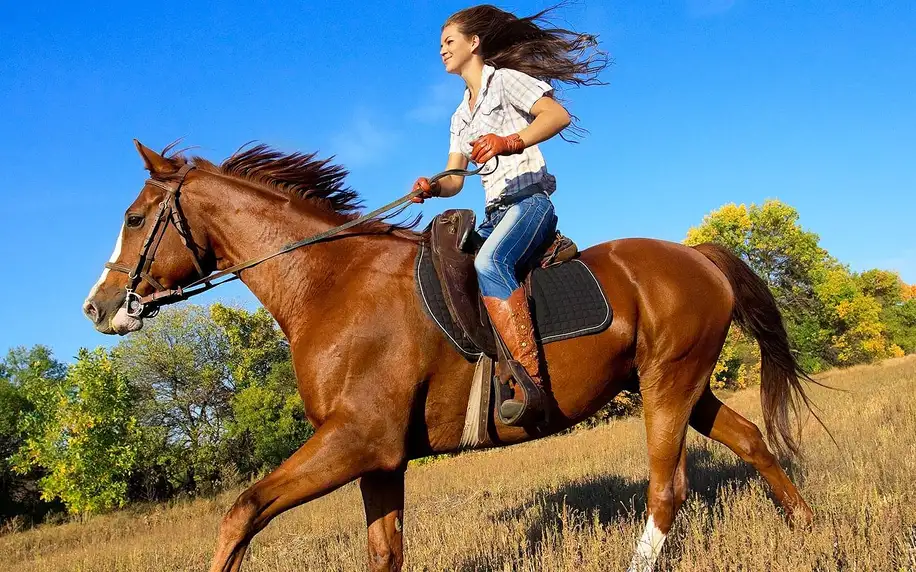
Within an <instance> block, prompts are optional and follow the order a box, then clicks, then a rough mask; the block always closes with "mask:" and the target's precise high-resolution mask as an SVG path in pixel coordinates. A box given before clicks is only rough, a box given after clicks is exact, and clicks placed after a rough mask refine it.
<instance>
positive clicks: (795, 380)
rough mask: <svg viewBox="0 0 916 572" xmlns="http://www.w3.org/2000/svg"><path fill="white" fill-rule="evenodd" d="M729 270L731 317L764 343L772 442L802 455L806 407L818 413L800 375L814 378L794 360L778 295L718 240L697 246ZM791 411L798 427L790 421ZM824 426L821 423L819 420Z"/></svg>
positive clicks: (763, 383)
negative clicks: (732, 299) (801, 416)
mask: <svg viewBox="0 0 916 572" xmlns="http://www.w3.org/2000/svg"><path fill="white" fill-rule="evenodd" d="M694 248H695V249H696V250H698V251H699V252H701V253H702V254H703V255H704V256H705V257H706V258H708V259H709V260H710V261H712V263H713V264H715V265H716V266H717V267H718V268H719V270H721V271H722V273H723V274H725V277H726V278H727V279H728V283H729V284H731V287H732V290H733V291H734V295H735V307H734V309H733V311H732V312H733V314H732V315H733V318H734V320H735V321H736V322H738V324H739V325H741V327H742V328H744V331H745V332H748V333H750V334H751V335H752V336H754V339H756V340H757V343H758V344H759V345H760V404H761V407H762V409H763V419H764V421H765V423H766V430H767V437H768V439H769V441H770V444H771V445H772V446H773V447H774V448H775V449H776V451H777V453H779V454H782V455H797V454H798V439H797V435H799V434H800V422H799V419H798V413H799V411H800V410H801V408H802V406H804V407H805V408H807V409H808V411H810V412H811V413H812V415H814V417H815V418H817V419H818V421H819V422H820V419H819V418H818V417H817V414H816V413H815V412H814V411H813V410H812V409H811V402H810V400H809V399H808V396H807V395H806V394H805V389H804V387H802V383H801V380H802V379H804V380H807V381H810V382H814V383H817V382H815V381H814V380H813V379H811V378H810V377H809V376H808V374H807V373H805V372H804V371H803V370H802V368H801V367H800V366H799V365H798V362H797V361H795V356H793V355H792V352H791V350H790V349H789V338H788V335H787V334H786V328H785V326H783V323H782V314H780V312H779V308H778V307H777V306H776V299H775V298H774V297H773V294H772V293H771V292H770V289H769V288H768V287H767V285H766V282H764V281H763V280H762V279H761V278H760V277H759V276H757V274H756V273H754V271H753V270H752V269H751V267H750V266H748V265H747V264H745V262H744V261H743V260H741V259H740V258H738V257H737V256H735V255H734V254H732V253H731V252H730V251H729V250H728V249H726V248H725V247H723V246H720V245H718V244H713V243H711V242H707V243H704V244H700V245H697V246H695V247H694ZM790 410H791V413H792V414H793V415H795V418H796V423H797V424H798V425H796V427H795V428H794V430H793V428H792V427H791V425H790V421H789V415H790ZM821 425H823V423H821Z"/></svg>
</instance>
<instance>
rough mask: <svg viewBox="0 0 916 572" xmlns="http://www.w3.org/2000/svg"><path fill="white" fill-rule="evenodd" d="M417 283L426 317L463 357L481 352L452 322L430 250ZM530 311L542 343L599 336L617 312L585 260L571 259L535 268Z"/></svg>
mask: <svg viewBox="0 0 916 572" xmlns="http://www.w3.org/2000/svg"><path fill="white" fill-rule="evenodd" d="M416 280H417V286H418V288H419V291H420V297H421V299H422V300H423V306H424V309H425V310H426V312H427V313H428V314H429V315H430V317H432V319H433V321H434V322H436V324H437V325H438V326H439V328H440V329H441V330H442V331H443V332H444V333H445V335H446V337H447V338H448V339H449V341H450V342H451V343H452V345H453V346H454V347H455V349H457V350H458V351H459V352H460V353H461V354H462V355H463V356H464V357H465V358H467V359H473V360H474V361H476V358H477V357H478V356H480V354H481V351H480V349H479V348H477V347H476V346H475V345H474V343H473V342H471V341H470V340H469V339H468V338H467V336H465V334H464V331H463V330H462V329H461V327H460V326H458V324H456V323H455V321H454V320H452V316H451V314H449V311H448V307H447V306H446V305H445V296H444V295H443V294H442V285H441V284H440V283H439V277H438V275H437V274H436V269H435V268H434V267H433V261H432V257H431V256H430V252H429V248H428V247H426V246H425V245H421V246H420V252H419V253H418V254H417V262H416ZM531 291H532V298H533V299H532V300H531V307H532V311H533V314H534V321H535V324H536V329H537V332H538V339H539V340H540V341H541V343H543V344H547V343H551V342H556V341H560V340H566V339H569V338H575V337H578V336H585V335H588V334H597V333H598V332H603V331H604V330H606V329H607V328H608V326H610V325H611V320H612V319H613V311H612V310H611V305H610V304H609V303H608V301H607V298H606V297H605V295H604V291H603V290H602V289H601V286H600V285H599V284H598V280H597V279H596V278H595V275H594V274H592V271H591V270H589V268H588V266H586V265H585V264H584V263H583V262H582V261H581V260H578V259H576V260H570V261H569V262H564V263H562V264H559V265H557V266H552V267H550V268H535V270H534V272H533V274H532V278H531Z"/></svg>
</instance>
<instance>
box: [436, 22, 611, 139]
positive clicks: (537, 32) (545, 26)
mask: <svg viewBox="0 0 916 572" xmlns="http://www.w3.org/2000/svg"><path fill="white" fill-rule="evenodd" d="M561 5H562V4H560V5H557V6H553V7H551V8H547V9H546V10H542V11H540V12H538V13H537V14H534V15H532V16H527V17H524V18H519V17H518V16H516V15H515V14H512V13H511V12H506V11H505V10H501V9H499V8H497V7H496V6H492V5H489V4H483V5H480V6H473V7H471V8H465V9H464V10H461V11H459V12H455V13H454V14H452V15H451V16H449V18H448V19H447V20H446V21H445V24H443V25H442V28H443V29H444V28H445V27H446V26H449V25H451V24H454V25H455V26H457V28H458V30H459V31H460V32H461V33H462V34H464V35H465V36H467V37H473V36H477V37H479V38H480V55H481V57H483V61H484V62H485V63H486V64H488V65H491V66H493V67H494V68H497V69H499V68H509V69H513V70H516V71H520V72H522V73H525V74H528V75H530V76H532V77H535V78H537V79H540V80H542V81H545V82H547V83H549V84H550V85H551V87H554V88H556V87H557V86H558V84H568V85H571V86H583V85H602V84H603V83H604V82H602V81H601V80H599V79H598V74H599V73H601V71H602V70H604V69H605V68H606V67H607V66H608V64H609V63H610V60H609V59H608V55H607V53H606V52H604V51H602V50H600V49H599V48H598V37H597V36H595V35H593V34H582V33H579V32H574V31H572V30H567V29H564V28H559V27H556V26H555V25H554V24H553V23H552V22H551V21H550V20H549V19H548V18H547V16H548V15H549V14H550V13H551V12H553V11H554V10H555V9H556V8H558V7H559V6H561ZM572 118H573V123H572V124H570V127H567V129H569V130H570V132H571V133H573V134H575V135H577V136H581V135H583V134H584V133H585V130H584V129H582V128H581V127H579V126H578V125H577V124H576V123H577V118H576V117H575V116H572ZM564 131H565V130H564ZM561 136H562V135H561ZM563 138H564V139H566V137H563ZM566 140H567V141H569V139H566Z"/></svg>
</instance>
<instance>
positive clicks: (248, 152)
mask: <svg viewBox="0 0 916 572" xmlns="http://www.w3.org/2000/svg"><path fill="white" fill-rule="evenodd" d="M176 143H177V141H176V142H175V143H172V144H170V145H169V146H167V147H166V148H165V149H163V151H162V155H163V156H165V154H166V153H168V152H169V151H171V150H172V148H173V147H174V146H175V144H176ZM246 145H247V144H246ZM316 155H317V154H316V153H299V152H294V153H289V154H284V153H281V152H280V151H277V150H276V149H273V148H271V147H269V146H267V145H263V144H258V145H254V146H252V147H250V148H248V149H245V145H243V146H242V147H241V148H240V149H239V150H238V151H236V152H235V153H233V154H232V156H230V157H229V158H227V159H226V160H225V161H223V162H222V163H221V164H220V165H218V166H217V165H214V164H213V163H211V162H210V161H208V160H206V159H204V158H202V157H197V156H195V157H192V158H191V161H192V162H193V163H194V165H195V166H196V167H197V168H199V169H202V170H204V171H210V172H215V173H220V174H222V175H226V176H229V177H235V178H238V179H242V180H245V181H248V182H251V183H255V184H258V185H261V186H264V187H269V188H272V189H276V190H278V191H282V192H283V193H285V194H287V195H288V196H290V197H293V198H295V199H298V200H305V201H308V202H309V203H310V204H312V205H314V206H317V207H318V208H320V209H322V210H324V211H325V212H328V213H331V214H335V215H338V216H340V217H341V218H342V219H343V220H344V221H348V220H353V219H355V218H357V217H359V216H360V214H361V213H360V209H361V207H362V206H363V201H362V198H361V197H360V196H359V194H358V193H357V192H356V191H354V190H353V189H351V188H350V187H348V186H347V185H346V184H345V182H344V179H345V178H346V176H347V174H348V173H347V170H346V169H345V168H344V167H342V166H340V165H336V164H334V163H332V162H331V159H318V158H316ZM169 158H170V159H172V160H175V161H179V162H186V159H185V158H184V157H183V156H182V155H181V152H180V151H179V152H175V153H173V154H172V155H171V156H170V157H169ZM407 206H410V204H409V203H408V204H407V205H405V206H404V207H401V208H398V209H396V210H394V211H392V212H391V213H389V214H387V215H383V216H380V217H378V218H373V219H370V220H367V221H365V222H363V223H361V224H359V225H358V228H359V229H360V230H362V231H364V232H370V233H377V234H388V233H390V234H396V235H398V236H402V237H405V238H411V239H417V238H419V237H420V235H419V234H417V233H416V232H413V231H412V229H413V228H415V227H416V226H417V225H418V224H419V223H420V220H421V218H422V216H421V215H417V216H416V217H414V218H413V219H410V220H408V221H404V222H389V220H390V219H391V218H393V217H396V216H398V215H399V214H401V213H402V212H403V211H404V209H405V208H407ZM354 228H357V227H354Z"/></svg>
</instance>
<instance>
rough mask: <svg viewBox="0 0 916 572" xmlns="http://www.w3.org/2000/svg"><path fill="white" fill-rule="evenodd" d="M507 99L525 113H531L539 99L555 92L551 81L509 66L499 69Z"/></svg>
mask: <svg viewBox="0 0 916 572" xmlns="http://www.w3.org/2000/svg"><path fill="white" fill-rule="evenodd" d="M499 71H500V75H501V76H502V80H503V91H504V93H505V95H506V99H507V100H508V101H509V103H511V104H512V105H513V106H515V107H516V108H518V109H519V110H520V111H522V112H524V113H531V108H532V107H534V104H535V103H536V102H537V100H539V99H541V98H542V97H544V96H545V95H548V94H550V93H552V92H553V88H552V87H551V86H550V84H549V83H547V82H545V81H541V80H539V79H537V78H534V77H531V76H530V75H528V74H526V73H522V72H520V71H516V70H513V69H509V68H502V69H500V70H499Z"/></svg>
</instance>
